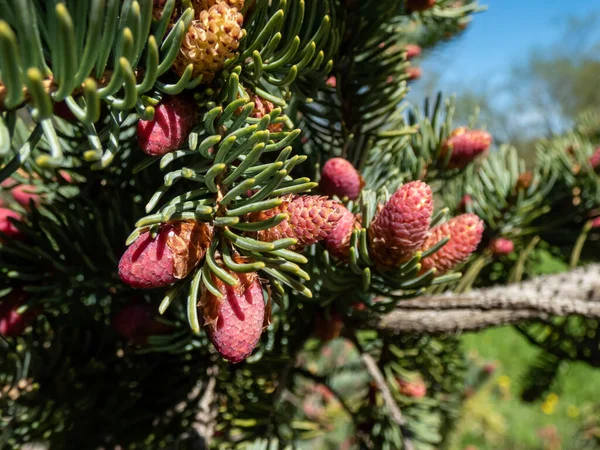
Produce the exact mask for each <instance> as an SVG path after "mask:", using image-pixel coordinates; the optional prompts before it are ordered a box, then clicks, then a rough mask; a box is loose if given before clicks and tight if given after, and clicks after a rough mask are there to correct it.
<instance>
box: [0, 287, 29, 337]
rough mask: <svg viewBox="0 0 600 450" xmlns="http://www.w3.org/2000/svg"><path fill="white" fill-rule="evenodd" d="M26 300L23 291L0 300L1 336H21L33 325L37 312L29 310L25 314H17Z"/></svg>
mask: <svg viewBox="0 0 600 450" xmlns="http://www.w3.org/2000/svg"><path fill="white" fill-rule="evenodd" d="M25 300H26V297H25V294H24V293H23V291H13V292H11V293H10V294H9V295H8V296H6V297H3V298H1V299H0V336H4V337H12V336H20V335H22V334H23V332H24V331H25V328H27V327H28V326H29V325H31V324H32V323H33V321H34V320H35V318H36V316H37V315H38V313H37V312H36V311H34V310H31V309H29V310H27V311H26V312H25V313H23V314H19V313H18V312H17V310H18V309H19V307H20V306H21V305H22V304H23V303H24V302H25Z"/></svg>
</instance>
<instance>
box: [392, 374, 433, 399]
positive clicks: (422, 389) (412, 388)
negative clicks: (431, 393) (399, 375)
mask: <svg viewBox="0 0 600 450" xmlns="http://www.w3.org/2000/svg"><path fill="white" fill-rule="evenodd" d="M398 386H399V388H400V393H401V394H402V395H404V396H405V397H411V398H423V397H425V396H426V395H427V385H426V384H425V381H423V379H421V378H417V379H415V380H404V379H399V380H398Z"/></svg>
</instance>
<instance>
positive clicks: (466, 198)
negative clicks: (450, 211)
mask: <svg viewBox="0 0 600 450" xmlns="http://www.w3.org/2000/svg"><path fill="white" fill-rule="evenodd" d="M472 204H473V198H472V197H471V196H470V195H469V194H465V195H463V197H462V198H461V199H460V202H459V204H458V210H459V211H460V212H462V213H465V212H467V206H470V205H472Z"/></svg>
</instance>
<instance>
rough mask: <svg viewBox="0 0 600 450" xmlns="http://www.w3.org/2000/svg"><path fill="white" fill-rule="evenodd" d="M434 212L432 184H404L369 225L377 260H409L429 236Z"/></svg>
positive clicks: (387, 263)
mask: <svg viewBox="0 0 600 450" xmlns="http://www.w3.org/2000/svg"><path fill="white" fill-rule="evenodd" d="M432 214H433V195H432V193H431V188H430V187H429V186H428V185H427V184H426V183H423V182H422V181H413V182H411V183H407V184H405V185H403V186H402V187H400V188H399V189H398V190H397V191H396V192H395V193H394V195H392V197H391V198H390V200H389V201H388V202H387V203H386V204H385V206H383V208H381V210H380V211H379V212H378V213H377V215H376V216H375V219H374V220H373V223H372V224H371V228H370V229H369V239H370V241H371V250H372V251H373V257H374V258H375V261H376V262H377V263H378V264H380V265H383V266H397V265H398V264H400V263H402V262H404V261H407V260H409V259H410V258H411V257H412V256H413V254H414V253H415V252H416V251H417V250H418V249H419V248H421V246H422V245H423V242H424V241H425V239H426V237H427V231H428V230H429V225H430V224H431V216H432Z"/></svg>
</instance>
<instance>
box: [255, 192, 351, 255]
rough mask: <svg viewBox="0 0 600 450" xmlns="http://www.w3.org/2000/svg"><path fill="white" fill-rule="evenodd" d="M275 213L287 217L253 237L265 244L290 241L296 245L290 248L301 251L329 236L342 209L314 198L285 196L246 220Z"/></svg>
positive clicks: (268, 217)
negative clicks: (275, 204)
mask: <svg viewBox="0 0 600 450" xmlns="http://www.w3.org/2000/svg"><path fill="white" fill-rule="evenodd" d="M344 209H345V208H344ZM278 214H287V216H288V218H287V219H286V220H284V221H283V222H281V223H280V224H279V225H277V226H275V227H273V228H269V229H268V230H263V231H259V232H258V233H256V237H257V238H258V239H259V240H261V241H265V242H273V241H276V240H278V239H283V238H294V239H297V240H298V243H297V244H296V245H295V246H294V247H293V248H292V249H293V250H296V251H302V250H303V249H304V248H305V247H307V246H310V245H313V244H315V243H316V242H319V241H322V240H323V239H325V238H326V237H327V236H329V234H330V233H331V232H332V231H333V229H334V227H335V226H336V224H337V223H338V221H339V220H340V219H341V217H342V214H343V206H342V205H341V204H339V203H338V202H335V201H333V200H330V199H328V198H327V197H321V196H318V195H298V196H292V195H289V196H287V197H285V198H284V200H283V203H282V204H281V205H280V206H278V207H277V208H273V209H269V210H267V211H259V212H257V213H252V214H250V215H249V217H248V221H249V222H258V221H261V220H266V219H270V218H271V217H274V216H276V215H278Z"/></svg>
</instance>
